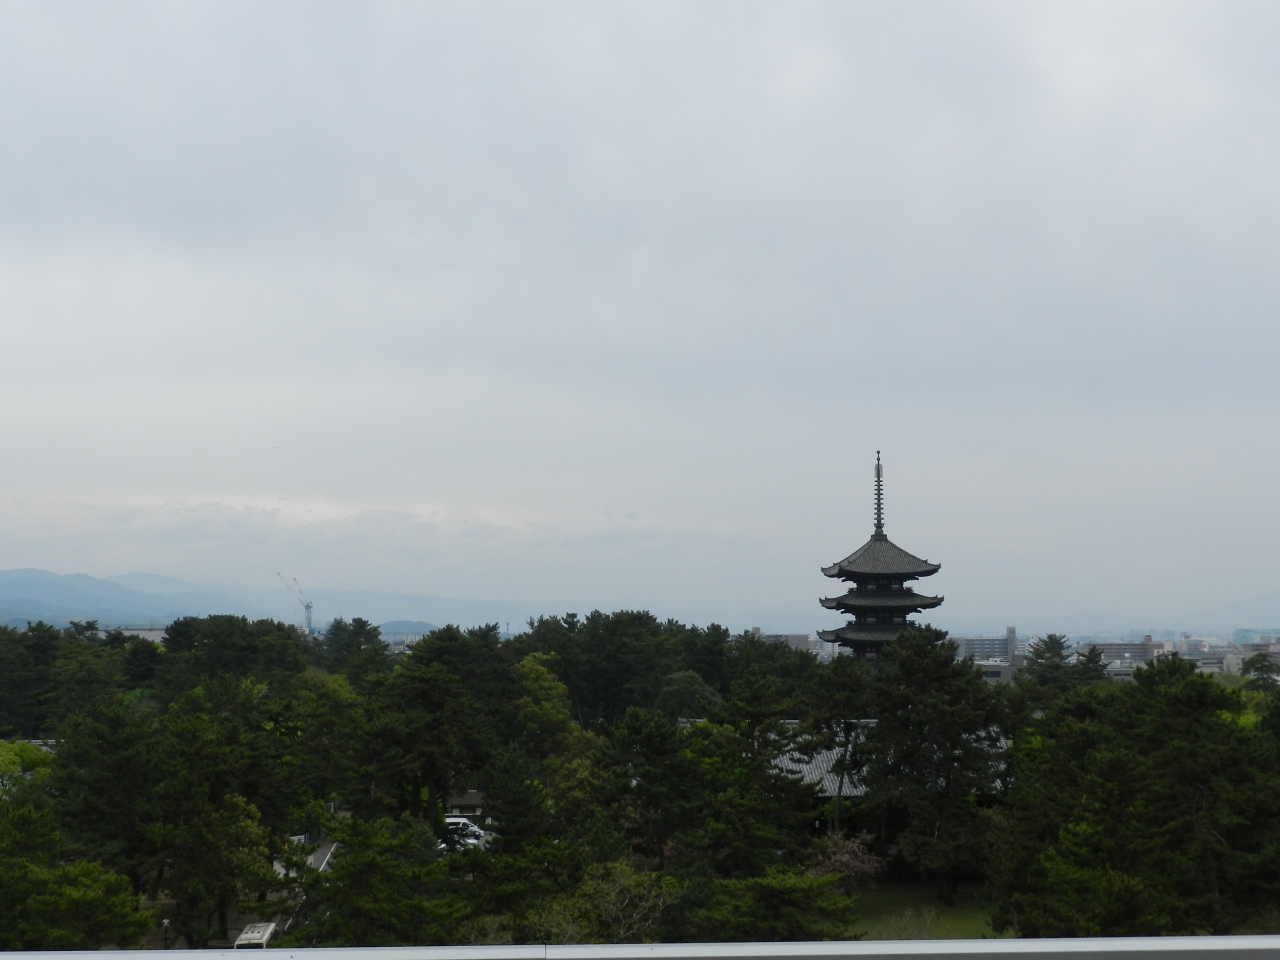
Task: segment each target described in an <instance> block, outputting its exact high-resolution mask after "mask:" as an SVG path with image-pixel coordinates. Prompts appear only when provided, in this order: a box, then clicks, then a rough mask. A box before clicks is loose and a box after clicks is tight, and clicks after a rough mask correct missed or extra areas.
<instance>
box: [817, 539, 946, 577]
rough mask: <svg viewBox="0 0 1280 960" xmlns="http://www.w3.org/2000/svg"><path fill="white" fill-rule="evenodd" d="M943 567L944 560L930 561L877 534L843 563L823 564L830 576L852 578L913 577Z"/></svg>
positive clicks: (824, 570) (824, 569) (929, 574)
mask: <svg viewBox="0 0 1280 960" xmlns="http://www.w3.org/2000/svg"><path fill="white" fill-rule="evenodd" d="M940 569H942V564H940V563H930V562H929V561H928V560H921V559H920V558H919V557H917V556H914V555H913V554H910V553H907V551H905V550H903V549H902V548H901V547H900V546H898V545H897V544H896V543H894V542H893V541H892V540H890V539H889V538H888V537H886V536H885V535H884V534H876V535H875V536H873V537H872V538H871V539H870V540H868V541H867V542H866V543H864V544H863V545H862V546H861V547H859V548H858V549H857V550H855V551H853V553H851V554H849V556H847V557H845V558H844V559H843V560H841V561H840V562H839V563H833V564H832V565H831V566H829V567H823V568H822V572H823V573H824V574H825V575H826V576H828V577H841V578H845V579H852V578H854V577H859V576H882V577H901V578H903V579H904V580H912V579H915V578H916V577H928V576H931V575H933V574H935V573H937V572H938V571H939V570H940Z"/></svg>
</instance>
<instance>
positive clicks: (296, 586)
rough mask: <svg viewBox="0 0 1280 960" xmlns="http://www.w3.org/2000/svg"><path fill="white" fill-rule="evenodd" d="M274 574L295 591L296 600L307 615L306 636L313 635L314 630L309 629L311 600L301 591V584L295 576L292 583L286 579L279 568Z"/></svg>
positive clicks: (314, 633)
mask: <svg viewBox="0 0 1280 960" xmlns="http://www.w3.org/2000/svg"><path fill="white" fill-rule="evenodd" d="M276 576H277V577H279V578H280V582H281V583H283V584H284V585H285V586H286V587H288V588H289V590H290V592H292V593H296V594H297V595H298V602H299V603H300V604H302V609H303V611H304V612H305V613H306V617H307V636H308V637H314V636H315V635H316V632H315V631H314V630H312V629H311V600H310V599H308V597H307V595H306V593H305V592H304V591H303V589H302V584H300V583H299V582H298V578H297V577H294V578H293V583H290V582H289V581H288V580H286V579H285V578H284V574H282V573H281V572H280V571H279V570H277V571H276Z"/></svg>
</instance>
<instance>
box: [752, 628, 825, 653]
mask: <svg viewBox="0 0 1280 960" xmlns="http://www.w3.org/2000/svg"><path fill="white" fill-rule="evenodd" d="M747 632H748V633H750V634H752V635H753V636H754V637H755V638H756V639H757V640H763V641H764V642H765V643H785V644H786V645H787V646H789V647H791V648H792V649H793V650H803V651H804V652H805V653H814V652H815V650H814V644H813V635H812V634H808V633H762V632H761V631H760V628H759V627H752V628H751V629H750V630H749V631H747Z"/></svg>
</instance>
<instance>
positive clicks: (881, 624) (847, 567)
mask: <svg viewBox="0 0 1280 960" xmlns="http://www.w3.org/2000/svg"><path fill="white" fill-rule="evenodd" d="M940 569H941V565H940V564H937V563H930V562H929V561H928V560H921V559H920V558H919V557H916V556H913V555H912V554H910V553H907V551H905V550H903V549H902V548H901V547H899V546H897V545H896V544H894V543H892V542H891V541H890V540H889V538H888V537H887V536H885V532H884V471H883V469H882V468H881V466H880V454H879V452H878V451H877V452H876V470H875V532H874V533H873V534H872V535H871V539H870V540H868V541H867V542H866V543H865V544H863V545H862V546H861V547H859V548H858V549H857V550H855V551H854V552H853V553H851V554H849V556H847V557H845V558H844V559H843V560H841V561H840V562H839V563H835V564H832V565H831V566H829V567H824V568H823V570H822V572H823V574H824V575H825V576H828V577H833V578H835V579H838V580H844V581H846V582H847V583H850V584H852V586H850V588H849V590H848V592H846V593H845V594H844V595H843V596H839V597H829V598H826V599H823V600H821V601H819V602H820V603H821V604H822V605H823V606H824V607H826V608H827V609H828V610H839V611H840V612H841V613H844V614H846V615H847V616H850V617H852V618H853V619H852V620H850V621H848V622H847V623H846V624H845V625H844V626H843V627H840V628H839V629H836V630H819V631H818V636H819V638H821V639H822V640H825V641H827V642H828V643H839V644H842V645H844V646H846V647H848V648H849V649H850V650H851V651H852V652H853V653H854V654H855V655H856V656H860V657H865V658H867V659H872V658H874V657H875V656H876V655H877V653H878V652H879V651H880V650H882V649H883V648H884V647H885V645H886V644H888V643H891V642H892V641H893V640H894V638H895V637H897V636H898V634H899V633H900V632H902V631H903V630H906V629H908V628H910V627H914V626H916V624H915V623H914V622H912V621H911V620H910V619H908V618H909V617H910V615H911V614H913V613H919V612H920V611H921V610H929V609H932V608H933V607H936V606H938V605H939V604H940V603H942V599H943V598H942V597H926V596H923V595H921V594H919V593H916V592H915V590H913V589H912V588H911V587H908V586H907V583H908V582H909V581H911V580H917V579H919V578H920V577H931V576H933V575H934V574H935V573H937V572H938V570H940Z"/></svg>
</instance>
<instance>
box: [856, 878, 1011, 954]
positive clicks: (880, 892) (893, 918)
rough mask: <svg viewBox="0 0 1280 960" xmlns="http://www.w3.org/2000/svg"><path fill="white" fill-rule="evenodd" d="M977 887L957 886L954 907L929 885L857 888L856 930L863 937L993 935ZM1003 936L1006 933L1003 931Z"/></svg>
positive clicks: (906, 938) (913, 937)
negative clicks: (861, 933)
mask: <svg viewBox="0 0 1280 960" xmlns="http://www.w3.org/2000/svg"><path fill="white" fill-rule="evenodd" d="M981 893H982V891H981V889H980V888H963V887H962V888H961V890H960V892H959V893H958V894H957V895H956V905H955V906H954V907H947V906H944V905H943V903H942V901H941V900H939V899H938V895H937V891H936V890H934V889H933V888H932V887H923V886H918V885H916V884H889V883H884V884H880V885H879V886H876V887H869V888H864V889H862V890H860V891H858V897H859V899H858V912H859V914H860V915H861V920H859V921H858V923H857V929H859V930H865V931H867V935H866V936H865V937H864V938H863V939H865V940H976V939H980V938H982V937H994V936H997V934H996V932H995V931H994V930H992V929H991V923H990V921H989V919H988V917H987V910H986V908H985V907H984V906H983V905H982V903H981ZM1006 936H1007V934H1006Z"/></svg>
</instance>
